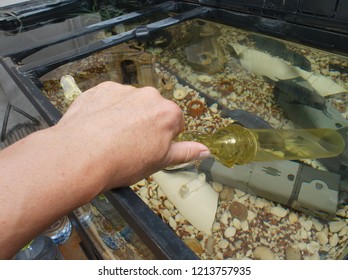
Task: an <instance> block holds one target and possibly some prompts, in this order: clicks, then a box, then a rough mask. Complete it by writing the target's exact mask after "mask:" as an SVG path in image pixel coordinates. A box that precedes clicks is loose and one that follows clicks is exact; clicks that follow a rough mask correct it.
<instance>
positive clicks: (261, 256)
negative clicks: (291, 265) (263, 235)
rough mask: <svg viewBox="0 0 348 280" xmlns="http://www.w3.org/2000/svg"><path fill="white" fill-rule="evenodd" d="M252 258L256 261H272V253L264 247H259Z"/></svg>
mask: <svg viewBox="0 0 348 280" xmlns="http://www.w3.org/2000/svg"><path fill="white" fill-rule="evenodd" d="M253 253H254V258H255V259H258V260H274V254H273V252H272V251H271V250H270V249H269V248H267V247H265V246H259V247H257V248H256V249H255V250H254V252H253Z"/></svg>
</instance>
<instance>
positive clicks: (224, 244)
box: [217, 239, 230, 249]
mask: <svg viewBox="0 0 348 280" xmlns="http://www.w3.org/2000/svg"><path fill="white" fill-rule="evenodd" d="M229 244H230V242H228V241H227V240H226V239H221V240H220V241H219V242H218V244H217V245H218V247H219V248H221V249H226V248H227V247H228V245H229Z"/></svg>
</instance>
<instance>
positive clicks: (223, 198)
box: [220, 188, 229, 200]
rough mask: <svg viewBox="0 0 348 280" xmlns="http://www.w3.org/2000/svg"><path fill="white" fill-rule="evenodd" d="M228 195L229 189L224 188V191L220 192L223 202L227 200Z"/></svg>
mask: <svg viewBox="0 0 348 280" xmlns="http://www.w3.org/2000/svg"><path fill="white" fill-rule="evenodd" d="M228 194H229V190H228V188H224V189H223V190H222V191H221V192H220V198H221V200H227V196H228Z"/></svg>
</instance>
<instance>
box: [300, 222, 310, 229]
mask: <svg viewBox="0 0 348 280" xmlns="http://www.w3.org/2000/svg"><path fill="white" fill-rule="evenodd" d="M300 224H301V226H302V227H303V228H304V229H305V230H307V231H310V229H311V228H312V225H313V222H312V221H300Z"/></svg>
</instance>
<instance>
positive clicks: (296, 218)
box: [289, 212, 298, 224]
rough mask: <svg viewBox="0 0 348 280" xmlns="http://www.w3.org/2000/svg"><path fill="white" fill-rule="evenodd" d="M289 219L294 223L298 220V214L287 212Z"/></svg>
mask: <svg viewBox="0 0 348 280" xmlns="http://www.w3.org/2000/svg"><path fill="white" fill-rule="evenodd" d="M289 221H290V224H294V223H296V222H297V221H298V216H297V214H296V213H294V212H290V214H289Z"/></svg>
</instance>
